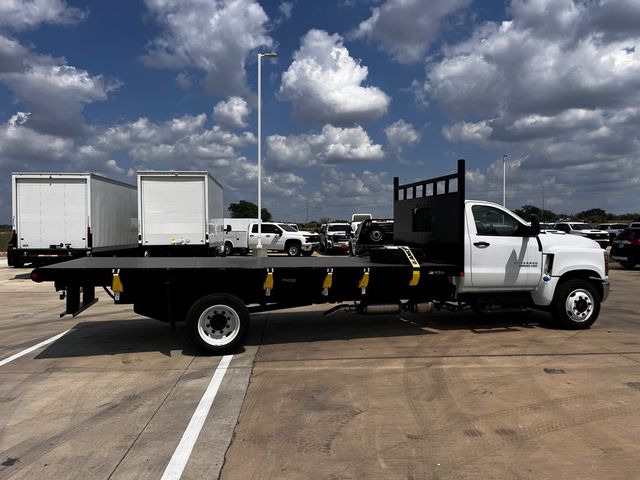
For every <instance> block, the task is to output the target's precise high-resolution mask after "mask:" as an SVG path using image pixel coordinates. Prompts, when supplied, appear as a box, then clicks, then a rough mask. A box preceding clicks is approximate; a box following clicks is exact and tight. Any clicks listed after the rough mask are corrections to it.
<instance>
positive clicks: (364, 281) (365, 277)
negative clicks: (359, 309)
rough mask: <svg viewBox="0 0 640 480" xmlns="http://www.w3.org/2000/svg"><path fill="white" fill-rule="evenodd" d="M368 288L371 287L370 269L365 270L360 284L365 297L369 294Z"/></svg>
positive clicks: (359, 286)
mask: <svg viewBox="0 0 640 480" xmlns="http://www.w3.org/2000/svg"><path fill="white" fill-rule="evenodd" d="M368 286H369V269H368V268H365V269H364V271H363V272H362V278H361V279H360V282H359V283H358V288H359V289H360V290H361V291H362V294H363V295H364V294H365V293H366V292H367V287H368Z"/></svg>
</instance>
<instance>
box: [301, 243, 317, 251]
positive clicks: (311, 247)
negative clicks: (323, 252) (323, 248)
mask: <svg viewBox="0 0 640 480" xmlns="http://www.w3.org/2000/svg"><path fill="white" fill-rule="evenodd" d="M301 248H302V251H303V252H315V251H317V250H318V249H319V248H320V243H303V244H302V246H301Z"/></svg>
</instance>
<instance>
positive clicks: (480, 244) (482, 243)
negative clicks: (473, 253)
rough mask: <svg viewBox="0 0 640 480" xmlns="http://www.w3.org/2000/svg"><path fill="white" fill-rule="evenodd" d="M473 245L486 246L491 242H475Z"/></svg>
mask: <svg viewBox="0 0 640 480" xmlns="http://www.w3.org/2000/svg"><path fill="white" fill-rule="evenodd" d="M474 245H475V246H476V247H478V248H487V247H488V246H489V245H491V244H490V243H487V242H475V243H474Z"/></svg>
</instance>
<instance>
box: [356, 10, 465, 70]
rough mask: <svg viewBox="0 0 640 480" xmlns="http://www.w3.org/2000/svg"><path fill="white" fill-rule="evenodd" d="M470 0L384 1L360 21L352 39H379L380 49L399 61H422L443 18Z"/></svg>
mask: <svg viewBox="0 0 640 480" xmlns="http://www.w3.org/2000/svg"><path fill="white" fill-rule="evenodd" d="M469 3H471V0H429V1H428V2H425V1H424V0H387V1H386V2H385V3H384V4H382V5H381V6H379V7H375V8H373V9H372V12H371V17H369V18H368V19H367V20H365V21H363V22H362V23H360V25H359V26H358V28H357V29H356V31H355V32H354V33H353V36H354V37H355V38H363V39H369V40H374V41H376V42H379V44H380V47H381V49H382V50H383V51H385V52H387V53H388V54H389V55H391V56H392V57H393V58H394V59H395V60H397V61H398V62H401V63H409V62H416V61H419V60H423V59H424V56H425V54H426V52H427V50H428V49H429V47H430V45H431V43H432V42H433V41H434V40H436V38H437V36H438V33H439V32H440V28H441V24H442V22H443V21H444V19H445V18H446V17H447V16H448V15H451V14H452V13H454V12H456V11H458V10H460V9H462V8H463V7H466V6H467V5H469Z"/></svg>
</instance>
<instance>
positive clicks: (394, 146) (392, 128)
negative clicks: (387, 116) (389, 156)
mask: <svg viewBox="0 0 640 480" xmlns="http://www.w3.org/2000/svg"><path fill="white" fill-rule="evenodd" d="M384 133H385V135H386V136H387V142H388V143H389V147H390V148H391V150H392V151H393V152H395V154H396V156H397V157H398V158H401V157H402V150H403V147H404V146H410V145H415V144H416V143H418V142H419V141H420V133H419V132H418V131H416V129H415V128H413V125H411V124H410V123H407V122H405V121H404V120H402V119H400V120H397V121H395V122H393V123H392V124H391V125H389V126H388V127H387V128H385V129H384Z"/></svg>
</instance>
